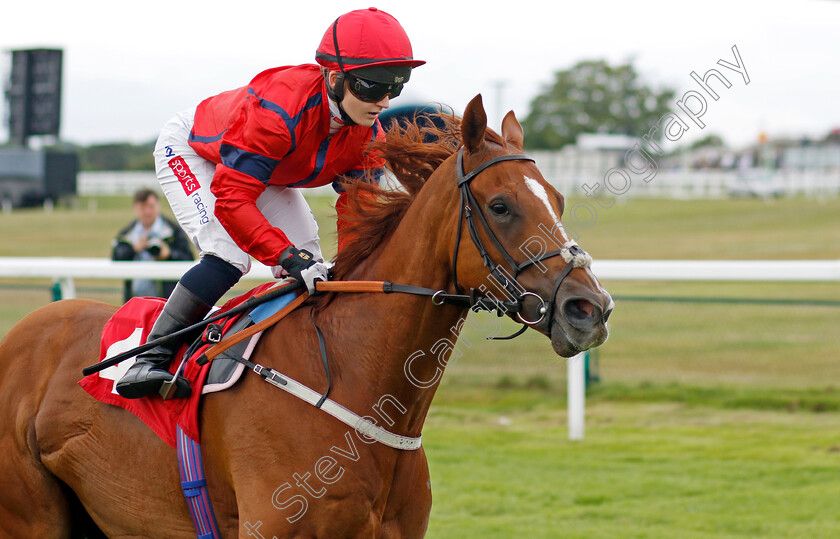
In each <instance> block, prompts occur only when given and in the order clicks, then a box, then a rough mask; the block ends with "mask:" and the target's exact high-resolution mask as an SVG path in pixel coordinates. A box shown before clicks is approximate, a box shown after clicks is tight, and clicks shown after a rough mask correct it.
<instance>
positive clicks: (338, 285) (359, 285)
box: [315, 281, 385, 293]
mask: <svg viewBox="0 0 840 539" xmlns="http://www.w3.org/2000/svg"><path fill="white" fill-rule="evenodd" d="M384 285H385V283H384V281H319V282H317V283H315V289H316V290H318V292H379V293H384V292H385V290H384V288H383V287H384Z"/></svg>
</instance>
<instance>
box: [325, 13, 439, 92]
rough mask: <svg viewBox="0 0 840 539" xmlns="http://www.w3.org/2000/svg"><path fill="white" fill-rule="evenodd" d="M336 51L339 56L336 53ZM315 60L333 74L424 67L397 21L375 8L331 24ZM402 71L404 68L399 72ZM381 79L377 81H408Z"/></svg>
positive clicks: (350, 15)
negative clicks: (356, 70)
mask: <svg viewBox="0 0 840 539" xmlns="http://www.w3.org/2000/svg"><path fill="white" fill-rule="evenodd" d="M336 49H338V53H337V54H336ZM315 61H317V62H318V63H319V64H320V65H322V66H324V67H326V68H327V69H329V70H331V71H341V72H342V73H345V72H348V71H352V70H355V69H361V68H370V67H373V66H376V67H386V68H387V67H392V68H394V67H397V68H398V69H385V70H382V69H373V70H368V69H366V70H365V72H380V73H382V72H386V73H387V72H393V73H394V75H393V76H395V77H399V76H400V75H399V73H407V74H410V72H411V68H413V67H417V66H420V65H423V64H425V63H426V62H425V61H423V60H415V59H414V57H413V56H412V51H411V42H410V41H409V40H408V35H406V33H405V30H403V27H402V26H401V25H400V23H399V22H397V19H395V18H394V17H392V16H391V15H389V14H388V13H385V12H384V11H381V10H378V9H376V8H375V7H372V8H368V9H357V10H356V11H351V12H349V13H345V14H344V15H341V16H340V17H339V18H337V19H336V20H335V22H334V23H333V24H332V25H330V27H329V28H328V29H327V31H326V32H325V33H324V37H323V38H322V39H321V44H320V45H319V46H318V50H317V51H316V53H315ZM399 68H401V69H399ZM407 80H408V77H407V76H405V80H390V81H388V80H381V81H377V82H390V83H394V82H405V81H407Z"/></svg>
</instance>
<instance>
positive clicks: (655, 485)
mask: <svg viewBox="0 0 840 539" xmlns="http://www.w3.org/2000/svg"><path fill="white" fill-rule="evenodd" d="M311 203H312V207H313V210H314V212H315V214H316V217H317V218H318V220H319V222H320V225H321V236H322V245H323V247H324V251H325V254H327V256H328V257H329V256H331V255H332V253H334V249H335V247H334V245H335V240H334V230H335V226H334V222H333V220H332V218H331V216H330V214H331V213H332V209H331V200H330V199H329V198H318V199H312V200H311ZM571 204H574V201H573V200H569V201H568V202H567V207H569V206H570V205H571ZM129 218H130V201H129V200H128V199H127V198H124V199H120V198H116V199H114V198H99V199H89V200H87V199H86V200H81V201H79V202H77V204H76V208H75V209H72V210H71V209H61V208H56V209H55V210H54V211H53V212H52V213H51V214H44V212H43V211H41V210H25V211H19V212H18V211H15V212H13V213H12V214H10V215H4V214H0V234H2V235H3V237H5V238H11V239H9V240H7V241H4V242H0V256H90V257H103V256H108V252H109V250H110V240H111V237H112V236H113V234H114V233H115V232H116V230H118V229H119V227H121V226H122V225H123V224H124V222H126V221H127V220H128V219H129ZM578 232H579V233H580V238H579V241H580V243H581V245H582V246H583V247H585V248H586V249H587V250H589V251H590V252H591V253H592V254H593V255H594V256H595V257H596V258H606V259H611V258H628V259H637V258H666V259H667V258H671V259H674V258H688V259H773V258H784V259H840V199H827V200H808V199H777V200H771V201H763V200H723V201H659V200H632V201H629V202H622V203H621V204H617V205H616V206H614V207H612V208H607V209H602V210H599V212H598V220H597V224H596V225H595V226H593V227H592V228H589V229H586V230H578ZM604 284H605V286H606V287H607V288H608V289H609V290H610V292H611V293H612V294H613V295H614V296H615V297H616V298H617V306H616V310H615V313H614V314H613V316H612V318H611V319H610V328H611V336H610V339H609V340H608V341H607V342H606V343H605V344H604V345H603V346H602V347H601V349H600V350H599V353H600V361H599V374H600V377H601V382H600V383H599V384H597V385H594V386H593V387H591V388H590V390H589V396H588V399H587V424H586V438H585V440H583V441H582V442H574V443H573V442H568V441H567V440H566V430H565V429H566V427H565V424H566V418H565V384H566V364H565V360H564V359H562V358H558V357H557V356H555V355H554V354H553V353H552V352H551V348H550V345H549V343H548V341H547V340H546V339H545V338H544V337H542V336H541V335H538V334H536V333H534V332H528V333H526V334H525V335H523V336H522V337H520V338H518V339H516V340H515V341H500V342H487V341H483V340H482V336H481V335H480V334H479V333H477V332H476V331H475V330H472V329H470V328H468V329H467V330H466V331H465V333H464V337H465V338H466V340H467V341H469V342H470V343H471V344H472V347H471V348H470V349H469V350H468V351H467V353H466V355H465V356H464V357H463V358H461V359H459V360H458V361H457V362H456V363H455V364H453V365H451V366H450V367H449V369H448V370H447V373H446V375H445V376H444V378H443V381H442V384H441V386H440V389H439V390H438V393H437V396H436V398H435V401H434V404H433V406H432V409H431V411H430V413H429V416H428V421H427V425H426V428H425V430H424V433H423V438H424V445H425V446H426V450H427V454H428V456H429V460H430V469H431V474H432V488H433V495H434V507H433V513H432V518H431V524H430V530H429V537H436V538H449V537H459V538H460V537H500V538H507V537H533V538H539V537H552V538H553V537H605V538H606V537H610V538H612V537H663V538H664V537H668V538H672V537H680V538H681V537H704V538H705V537H708V538H712V537H715V538H717V537H744V538H746V537H837V536H840V523H838V519H837V516H836V515H837V513H838V511H837V509H838V502H837V500H836V491H837V485H838V484H839V483H838V481H837V477H838V476H837V470H838V468H840V434H838V433H840V429H838V427H840V413H838V410H840V352H838V351H840V334H838V328H840V306H838V305H837V303H838V302H840V284H838V283H802V284H791V283H735V282H721V283H690V282H685V283H683V282H628V281H614V282H611V281H605V282H604ZM50 285H51V283H49V282H48V281H45V280H39V281H31V280H14V281H9V280H4V281H2V282H0V335H3V334H5V332H6V331H7V330H8V328H9V327H11V325H12V324H13V323H14V322H15V321H16V320H18V319H20V318H21V317H22V316H23V315H25V314H26V313H28V312H29V311H31V310H33V309H34V308H36V307H38V306H40V305H43V304H45V303H46V302H48V301H50V299H51V292H50ZM77 287H78V289H79V291H80V295H82V296H84V297H93V298H95V299H100V300H103V301H107V302H110V303H114V304H117V303H119V302H120V292H119V286H118V284H117V283H115V282H113V281H87V280H80V281H78V282H77ZM657 298H658V299H665V300H667V301H656V299H657ZM674 298H677V299H678V301H674ZM739 298H740V299H745V300H748V301H740V302H739V301H733V300H737V299H739ZM768 300H772V301H769V302H768ZM504 327H505V329H506V330H510V331H511V332H512V331H515V330H516V329H517V326H516V325H514V324H513V323H512V322H510V321H505V322H504ZM465 342H466V341H463V340H462V344H463V343H465Z"/></svg>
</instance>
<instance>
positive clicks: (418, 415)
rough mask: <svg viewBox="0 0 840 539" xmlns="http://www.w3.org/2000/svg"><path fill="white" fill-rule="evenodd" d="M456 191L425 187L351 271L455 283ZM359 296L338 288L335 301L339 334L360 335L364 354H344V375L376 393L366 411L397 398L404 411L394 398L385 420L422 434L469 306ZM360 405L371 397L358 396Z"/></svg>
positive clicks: (369, 276)
mask: <svg viewBox="0 0 840 539" xmlns="http://www.w3.org/2000/svg"><path fill="white" fill-rule="evenodd" d="M438 179H439V180H441V178H438ZM443 181H445V179H443ZM433 187H435V186H432V185H429V186H427V187H426V188H424V189H427V188H428V189H431V188H433ZM453 191H455V189H454V186H453ZM424 195H426V196H424ZM449 195H453V196H443V197H434V196H431V195H430V194H429V193H422V192H421V193H420V194H419V195H418V199H417V200H415V201H414V202H413V203H412V206H411V207H410V208H409V210H408V211H407V213H406V215H405V217H404V218H403V219H402V221H401V222H400V224H399V226H398V227H397V229H396V230H395V231H394V233H393V234H391V235H390V236H389V238H388V239H387V240H386V242H385V244H384V245H383V246H382V247H381V248H380V249H379V250H378V251H377V252H375V253H374V254H373V255H371V256H370V257H369V258H368V259H367V260H365V261H364V262H363V263H362V264H360V266H359V267H358V268H356V269H355V270H354V271H352V272H351V274H350V275H349V276H348V277H347V279H348V280H387V281H391V282H394V283H400V284H409V285H415V286H422V287H426V288H431V289H434V290H440V289H446V290H450V289H451V281H452V278H451V269H450V260H451V259H450V256H451V253H449V249H450V248H451V239H452V238H451V237H450V236H452V237H454V235H453V234H454V229H453V230H449V229H448V228H447V227H450V226H453V225H452V223H454V221H455V218H454V216H457V212H458V202H457V201H458V197H457V191H455V193H454V194H453V193H451V192H450V193H449ZM442 199H445V200H442ZM453 212H454V216H453ZM353 296H356V297H349V296H345V297H341V296H339V297H338V298H336V299H335V301H334V302H333V309H331V310H333V313H334V314H333V315H332V316H340V317H345V318H343V319H342V323H341V329H340V330H337V331H336V334H335V336H334V338H336V339H350V340H351V341H352V342H353V343H357V349H360V351H361V356H362V357H358V356H354V357H352V358H350V357H345V361H344V363H343V364H342V365H337V368H339V369H340V370H341V372H342V376H341V378H342V380H343V381H344V382H346V383H352V384H353V385H352V386H348V388H349V391H353V392H355V393H354V400H355V398H356V397H358V396H359V395H358V394H365V396H364V397H362V398H363V399H367V400H368V401H369V404H368V409H367V410H365V411H369V409H370V408H369V407H370V405H374V404H377V402H379V401H380V399H382V398H383V397H393V398H394V399H396V400H397V401H398V403H399V404H400V405H401V406H402V407H404V408H405V412H404V413H403V412H402V410H401V409H400V407H399V406H396V404H393V403H392V407H391V408H390V409H388V410H385V411H384V412H385V413H386V414H387V415H388V417H390V418H391V419H393V420H394V421H395V424H394V425H393V426H389V425H385V424H383V423H382V421H380V425H383V426H385V427H386V428H392V429H393V430H394V431H395V432H400V433H403V434H407V435H412V436H416V435H419V433H420V430H421V429H422V425H423V421H424V420H425V417H426V413H427V412H428V409H429V406H430V404H431V401H432V398H433V397H434V394H435V391H436V390H437V387H438V384H439V382H440V376H441V375H442V374H443V368H444V366H445V365H446V361H447V360H448V358H449V355H450V353H451V352H452V345H453V344H454V343H455V341H456V339H457V335H458V333H459V331H460V325H461V324H462V322H459V320H460V319H461V317H462V316H464V315H465V312H464V310H463V309H461V308H458V307H452V306H436V305H434V304H433V303H432V302H431V300H430V298H429V297H428V296H416V295H409V294H402V293H396V294H386V295H383V294H369V295H364V294H359V295H356V294H354V295H353ZM443 339H445V340H443ZM365 344H366V346H365ZM385 400H388V398H386V399H385ZM357 405H362V406H364V403H362V402H359V401H357ZM386 422H387V420H386Z"/></svg>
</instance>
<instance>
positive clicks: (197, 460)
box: [176, 425, 222, 539]
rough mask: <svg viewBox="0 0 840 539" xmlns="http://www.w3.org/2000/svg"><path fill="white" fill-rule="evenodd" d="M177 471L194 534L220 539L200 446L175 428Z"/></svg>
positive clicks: (202, 538)
mask: <svg viewBox="0 0 840 539" xmlns="http://www.w3.org/2000/svg"><path fill="white" fill-rule="evenodd" d="M176 437H177V439H178V447H177V451H178V470H179V471H180V472H181V489H182V490H183V491H184V497H185V498H186V499H187V505H188V506H189V508H190V516H192V520H193V525H194V526H195V534H196V536H197V537H198V539H221V537H222V534H221V533H219V525H218V524H217V523H216V515H215V514H214V513H213V506H212V505H211V504H210V495H209V494H208V493H207V480H206V479H205V478H204V465H203V464H202V463H201V444H199V443H198V442H196V441H195V440H193V439H192V438H190V437H189V436H187V435H186V434H184V431H183V430H181V427H180V425H179V426H178V428H177V433H176Z"/></svg>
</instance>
